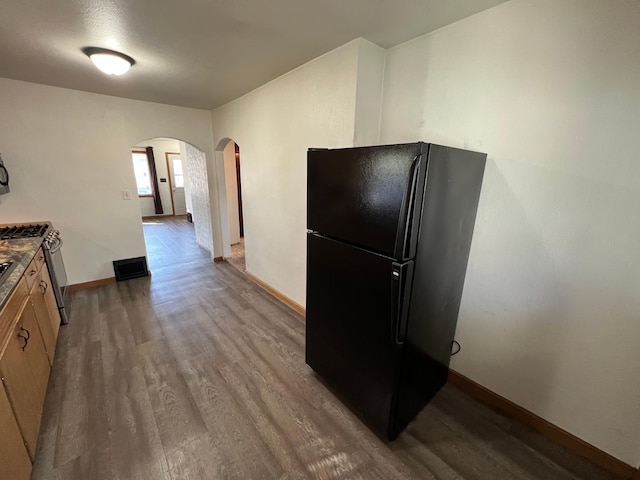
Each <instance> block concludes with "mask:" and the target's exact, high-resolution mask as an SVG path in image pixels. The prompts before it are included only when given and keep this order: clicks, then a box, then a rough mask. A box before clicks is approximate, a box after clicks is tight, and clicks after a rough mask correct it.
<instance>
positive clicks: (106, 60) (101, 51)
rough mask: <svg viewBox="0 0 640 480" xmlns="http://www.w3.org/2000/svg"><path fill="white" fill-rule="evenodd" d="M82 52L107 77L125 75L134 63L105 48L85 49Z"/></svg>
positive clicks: (128, 57) (132, 60)
mask: <svg viewBox="0 0 640 480" xmlns="http://www.w3.org/2000/svg"><path fill="white" fill-rule="evenodd" d="M82 51H83V52H84V54H85V55H86V56H88V57H89V58H90V59H91V61H92V62H93V64H94V65H95V66H96V67H98V69H99V70H101V71H102V72H104V73H106V74H107V75H122V74H124V73H127V71H128V70H129V68H131V65H133V64H134V63H136V61H135V60H134V59H133V58H131V57H130V56H129V55H125V54H124V53H120V52H115V51H113V50H107V49H106V48H98V47H86V48H83V49H82Z"/></svg>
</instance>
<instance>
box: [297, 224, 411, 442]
mask: <svg viewBox="0 0 640 480" xmlns="http://www.w3.org/2000/svg"><path fill="white" fill-rule="evenodd" d="M307 262H308V264H307V312H306V313H307V322H306V362H307V364H308V365H309V366H311V367H312V368H313V369H314V370H315V371H316V372H317V373H318V374H319V375H320V376H321V377H323V379H324V380H325V381H326V382H327V383H328V384H329V385H330V386H331V387H332V388H333V389H334V390H335V391H336V392H337V393H338V394H339V396H340V397H341V398H343V399H344V400H346V402H347V403H348V404H349V405H350V406H351V407H352V408H353V410H354V411H355V412H356V413H357V414H359V415H360V416H361V417H362V418H363V419H364V420H365V421H366V422H367V423H368V424H369V425H371V426H372V427H374V428H375V429H376V430H378V431H379V432H380V433H382V434H383V435H386V436H387V437H392V436H393V432H391V431H390V426H391V425H392V414H393V413H392V407H393V401H394V400H393V397H394V391H395V385H396V382H397V380H398V379H397V373H398V366H399V361H400V353H401V349H402V346H401V340H402V339H399V338H398V337H397V332H398V329H399V328H400V324H399V323H398V319H399V318H400V315H399V312H400V311H401V310H402V307H401V305H400V304H399V303H398V302H397V299H398V298H400V296H401V295H400V293H401V292H400V291H399V290H398V288H397V278H398V276H399V275H397V273H398V272H399V270H400V269H402V267H403V265H400V264H397V263H396V262H395V261H394V260H393V259H391V258H388V257H385V256H382V255H378V254H375V253H372V252H369V251H366V250H362V249H359V248H356V247H352V246H349V245H346V244H344V243H341V242H337V241H334V240H330V239H327V238H324V237H321V236H318V235H314V234H308V236H307ZM408 264H410V265H413V262H407V264H405V265H408ZM394 272H396V273H394ZM398 340H400V341H398Z"/></svg>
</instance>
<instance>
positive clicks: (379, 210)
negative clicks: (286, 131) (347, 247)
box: [307, 143, 427, 260]
mask: <svg viewBox="0 0 640 480" xmlns="http://www.w3.org/2000/svg"><path fill="white" fill-rule="evenodd" d="M426 149H427V145H426V144H424V143H412V144H404V145H386V146H380V147H362V148H349V149H336V150H310V151H309V153H308V156H307V228H308V229H309V230H312V231H315V232H319V233H321V234H322V235H325V236H328V237H331V238H335V239H337V240H340V241H343V242H345V243H348V244H351V245H356V246H360V247H362V248H365V249H367V250H372V251H374V252H378V253H381V254H383V255H386V256H389V257H393V258H395V259H397V260H403V259H409V258H412V257H413V256H414V254H415V243H416V239H417V235H418V225H417V223H418V221H419V218H420V213H419V212H420V209H421V205H422V192H423V187H424V177H425V171H426V164H427V158H426V157H427V156H426ZM414 219H415V220H414ZM412 220H414V221H412Z"/></svg>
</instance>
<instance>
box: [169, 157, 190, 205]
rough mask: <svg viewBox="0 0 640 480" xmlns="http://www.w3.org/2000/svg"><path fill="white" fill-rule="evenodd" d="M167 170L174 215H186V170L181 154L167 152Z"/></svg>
mask: <svg viewBox="0 0 640 480" xmlns="http://www.w3.org/2000/svg"><path fill="white" fill-rule="evenodd" d="M166 157H167V169H168V170H169V182H170V187H171V202H172V205H173V214H174V215H186V214H187V203H186V201H185V198H184V170H183V169H182V158H180V154H179V153H175V152H167V153H166Z"/></svg>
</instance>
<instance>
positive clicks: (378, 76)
mask: <svg viewBox="0 0 640 480" xmlns="http://www.w3.org/2000/svg"><path fill="white" fill-rule="evenodd" d="M359 49H360V50H359V52H358V73H357V85H356V111H355V119H354V132H353V145H354V146H366V145H377V144H378V140H379V132H380V110H381V108H382V87H383V82H384V62H385V56H386V50H385V49H384V48H382V47H379V46H378V45H376V44H375V43H371V42H369V41H367V40H364V39H360V40H359Z"/></svg>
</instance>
